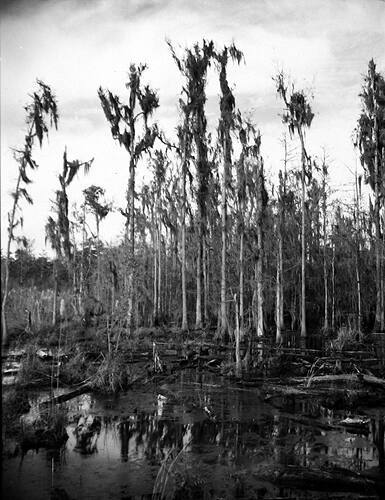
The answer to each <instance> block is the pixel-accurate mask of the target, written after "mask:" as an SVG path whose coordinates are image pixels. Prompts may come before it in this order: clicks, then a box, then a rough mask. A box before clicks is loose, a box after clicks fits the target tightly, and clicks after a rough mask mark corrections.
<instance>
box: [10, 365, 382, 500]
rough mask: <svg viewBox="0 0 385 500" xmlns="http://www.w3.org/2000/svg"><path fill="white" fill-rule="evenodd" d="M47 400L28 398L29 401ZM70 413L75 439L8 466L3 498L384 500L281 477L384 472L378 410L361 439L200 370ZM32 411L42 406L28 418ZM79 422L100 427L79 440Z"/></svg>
mask: <svg viewBox="0 0 385 500" xmlns="http://www.w3.org/2000/svg"><path fill="white" fill-rule="evenodd" d="M44 396H45V395H43V394H39V395H31V402H34V401H35V402H36V401H37V399H36V398H37V397H39V398H40V399H41V398H42V397H44ZM67 407H68V412H69V418H70V422H71V423H70V424H69V425H68V428H67V432H68V435H69V439H68V441H67V443H66V445H65V446H64V447H63V448H62V449H61V450H60V451H50V450H46V449H40V450H38V451H36V450H29V451H27V452H26V453H25V454H24V455H22V454H18V455H17V456H16V457H14V458H7V459H5V460H3V481H2V498H7V499H11V498H14V499H29V500H34V499H36V500H42V499H50V498H57V499H68V498H69V499H128V498H138V499H139V498H161V497H162V498H180V499H185V498H186V499H187V498H208V499H217V498H218V499H219V498H224V499H225V498H259V499H268V498H270V499H271V498H284V497H287V498H339V499H341V498H380V497H381V495H380V492H379V491H378V489H377V491H376V490H373V488H372V489H371V488H369V489H367V490H366V491H364V492H363V491H358V490H357V489H356V488H355V487H354V486H352V487H351V488H349V486H346V484H345V486H344V487H341V488H340V489H342V490H345V491H344V492H340V493H338V492H337V490H335V489H331V487H326V489H325V488H324V487H320V486H319V485H313V486H312V485H311V483H309V482H303V481H301V480H300V481H298V484H290V487H288V486H287V485H283V486H282V485H279V482H278V481H277V480H276V478H277V477H278V473H279V471H282V470H283V469H285V470H293V471H296V470H302V471H303V470H309V468H311V469H313V470H320V469H322V468H324V467H327V468H329V469H330V467H332V466H333V467H335V468H342V469H344V470H346V469H347V470H350V471H354V472H358V473H361V472H364V471H370V470H371V469H374V468H376V467H378V465H379V462H381V465H382V466H383V460H384V456H383V444H384V443H383V415H384V412H383V411H381V410H372V412H371V413H369V414H368V413H367V412H366V417H367V418H369V423H368V426H367V428H366V430H365V431H363V432H362V433H361V434H360V433H359V432H358V433H357V432H355V433H352V432H348V431H347V430H343V429H342V428H338V429H328V428H327V425H325V426H324V428H320V427H319V426H317V425H312V423H311V418H310V417H312V416H316V417H317V419H318V422H322V423H324V424H333V423H336V422H339V421H340V420H341V418H343V417H345V416H346V415H347V414H346V413H339V414H335V413H332V412H331V411H328V410H326V409H323V408H320V407H319V405H318V404H317V401H312V402H311V403H310V404H309V403H308V402H306V403H305V402H301V401H298V400H296V401H291V402H290V404H288V405H284V406H283V407H281V408H276V407H274V406H272V405H270V404H267V403H265V402H263V401H262V399H261V398H260V396H259V393H258V390H256V389H244V388H237V387H232V386H230V385H228V383H227V382H225V381H224V380H223V379H221V378H220V377H217V376H214V375H207V374H201V373H199V372H196V371H191V372H185V373H182V374H181V375H179V376H178V378H176V379H174V380H173V381H170V382H169V383H167V384H163V385H160V386H159V387H158V388H156V389H155V390H151V392H150V393H148V392H132V391H131V392H128V393H126V394H123V395H120V396H119V397H118V398H113V397H110V398H101V397H97V396H94V395H90V394H85V395H83V396H79V397H78V398H76V399H74V400H72V401H70V402H69V403H68V404H67ZM35 413H36V407H34V408H32V410H31V412H30V415H28V416H27V418H32V417H33V416H34V414H35ZM82 416H83V417H89V416H91V417H92V418H90V419H89V422H90V421H91V420H93V424H94V425H93V431H92V432H90V435H89V436H88V437H87V438H85V439H83V441H81V440H80V439H79V438H77V437H76V433H75V428H76V426H77V425H78V423H79V419H80V418H81V417H82ZM301 419H302V420H304V421H302V420H301ZM381 426H382V427H381ZM321 427H322V426H321ZM325 429H326V430H325ZM381 429H382V430H381ZM381 432H382V434H381ZM381 439H382V449H381V443H379V440H381ZM336 470H337V469H336ZM338 488H339V487H338ZM321 489H322V490H324V491H323V492H322V493H321V492H320V490H321ZM346 490H348V491H346ZM349 490H350V491H349ZM364 494H366V496H363V495H364Z"/></svg>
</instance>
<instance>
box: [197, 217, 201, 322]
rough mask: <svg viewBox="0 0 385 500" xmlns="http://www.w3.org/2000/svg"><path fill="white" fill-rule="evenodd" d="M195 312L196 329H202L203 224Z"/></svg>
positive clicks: (198, 256) (199, 244) (199, 238)
mask: <svg viewBox="0 0 385 500" xmlns="http://www.w3.org/2000/svg"><path fill="white" fill-rule="evenodd" d="M196 295H197V297H196V310H195V328H196V329H199V328H202V224H201V223H200V222H199V226H198V254H197V293H196Z"/></svg>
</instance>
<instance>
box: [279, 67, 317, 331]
mask: <svg viewBox="0 0 385 500" xmlns="http://www.w3.org/2000/svg"><path fill="white" fill-rule="evenodd" d="M275 82H276V85H277V92H278V94H279V95H280V97H281V98H282V99H283V102H284V104H285V112H284V114H283V116H282V120H283V122H284V123H286V124H287V126H288V129H289V133H290V135H291V136H293V135H294V134H295V133H296V134H297V135H298V137H299V140H300V143H301V160H302V168H301V187H302V197H301V205H302V207H301V212H302V221H301V337H302V338H306V241H305V233H306V217H305V199H306V179H307V178H310V176H311V160H310V157H309V155H308V154H307V151H306V147H305V131H306V128H310V125H311V123H312V121H313V117H314V113H313V112H312V109H311V107H310V104H309V102H308V97H307V96H306V94H305V92H304V91H303V90H300V91H296V90H295V89H294V86H293V88H292V92H291V93H290V94H289V93H288V86H287V83H286V80H285V76H284V74H283V73H279V74H278V75H277V76H276V78H275Z"/></svg>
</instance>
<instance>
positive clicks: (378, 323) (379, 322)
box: [372, 78, 384, 331]
mask: <svg viewBox="0 0 385 500" xmlns="http://www.w3.org/2000/svg"><path fill="white" fill-rule="evenodd" d="M372 86H373V120H374V126H373V137H372V140H373V144H374V219H375V221H374V223H375V228H376V241H375V251H376V318H375V323H374V330H375V331H377V330H379V329H382V328H383V326H384V311H383V308H382V307H381V305H382V293H383V291H384V290H382V282H383V280H382V279H381V267H382V266H381V264H382V263H381V228H380V196H381V195H380V165H379V154H378V150H379V145H378V120H377V108H378V106H377V102H376V97H375V95H376V92H375V91H376V89H375V82H374V78H372Z"/></svg>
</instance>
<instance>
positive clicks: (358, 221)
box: [355, 171, 362, 332]
mask: <svg viewBox="0 0 385 500" xmlns="http://www.w3.org/2000/svg"><path fill="white" fill-rule="evenodd" d="M355 187H356V286H357V330H358V332H361V329H362V312H361V278H360V253H361V248H360V224H361V219H360V194H359V189H358V179H357V171H356V175H355Z"/></svg>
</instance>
